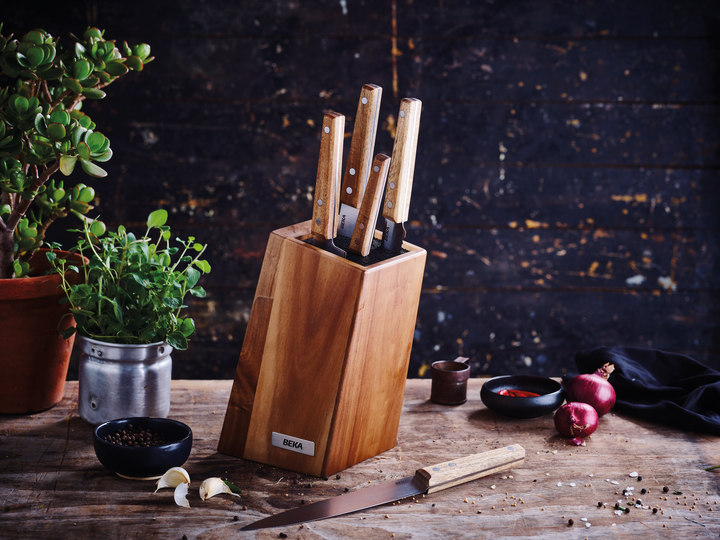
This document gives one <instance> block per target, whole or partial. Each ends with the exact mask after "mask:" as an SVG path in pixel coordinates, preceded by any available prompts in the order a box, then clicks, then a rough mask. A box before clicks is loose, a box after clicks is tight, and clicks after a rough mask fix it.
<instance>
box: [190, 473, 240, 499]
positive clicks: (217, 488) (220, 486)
mask: <svg viewBox="0 0 720 540" xmlns="http://www.w3.org/2000/svg"><path fill="white" fill-rule="evenodd" d="M220 493H229V494H230V495H235V496H236V497H239V496H240V495H238V494H237V493H233V492H232V491H231V490H230V488H229V487H228V485H227V484H226V483H225V482H223V480H222V478H218V477H216V476H215V477H212V478H206V479H205V480H203V483H202V484H200V498H201V499H202V500H203V501H204V500H205V499H209V498H210V497H214V496H215V495H219V494H220Z"/></svg>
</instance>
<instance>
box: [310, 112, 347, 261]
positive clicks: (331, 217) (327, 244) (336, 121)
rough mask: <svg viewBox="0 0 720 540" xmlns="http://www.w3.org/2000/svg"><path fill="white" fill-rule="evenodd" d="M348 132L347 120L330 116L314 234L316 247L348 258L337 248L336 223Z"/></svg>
mask: <svg viewBox="0 0 720 540" xmlns="http://www.w3.org/2000/svg"><path fill="white" fill-rule="evenodd" d="M344 131H345V117H344V116H343V115H342V114H338V113H336V112H329V113H327V114H325V116H324V117H323V127H322V132H321V138H320V157H319V159H318V171H317V177H316V180H315V201H314V203H313V214H312V223H311V225H310V232H312V234H313V245H315V246H317V247H320V248H322V249H325V250H326V251H329V252H330V253H335V254H337V255H340V256H341V257H345V256H346V255H347V253H345V251H344V250H342V249H340V248H339V247H337V246H336V245H335V243H334V242H333V239H334V238H335V229H336V227H335V220H336V219H337V202H336V201H337V189H338V183H339V181H340V168H341V161H342V145H343V136H344Z"/></svg>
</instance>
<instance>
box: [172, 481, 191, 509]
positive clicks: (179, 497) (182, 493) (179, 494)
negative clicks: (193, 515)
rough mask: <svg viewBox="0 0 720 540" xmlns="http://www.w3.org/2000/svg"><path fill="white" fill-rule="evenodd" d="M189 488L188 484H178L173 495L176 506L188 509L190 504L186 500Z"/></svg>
mask: <svg viewBox="0 0 720 540" xmlns="http://www.w3.org/2000/svg"><path fill="white" fill-rule="evenodd" d="M189 487H190V484H189V483H187V482H183V483H182V484H178V486H177V487H176V488H175V493H174V495H173V497H174V498H175V504H177V505H178V506H184V507H185V508H190V503H189V502H188V500H187V494H188V488H189Z"/></svg>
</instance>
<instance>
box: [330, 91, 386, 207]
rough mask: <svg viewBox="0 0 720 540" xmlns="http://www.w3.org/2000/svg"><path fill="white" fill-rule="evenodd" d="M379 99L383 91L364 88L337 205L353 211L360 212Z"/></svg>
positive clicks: (369, 167) (376, 124) (378, 111)
mask: <svg viewBox="0 0 720 540" xmlns="http://www.w3.org/2000/svg"><path fill="white" fill-rule="evenodd" d="M381 99H382V88H380V87H379V86H377V85H376V84H364V85H363V87H362V89H361V91H360V100H359V101H358V108H357V113H356V114H355V123H354V125H353V132H352V139H351V141H350V151H349V152H348V158H347V161H346V163H345V175H344V176H343V181H342V189H341V190H340V203H341V204H348V205H350V206H352V207H353V208H360V204H361V203H362V200H363V194H364V193H365V184H366V182H367V181H368V177H369V175H370V172H371V165H372V162H373V155H374V149H375V136H376V134H377V128H378V117H379V116H380V102H381Z"/></svg>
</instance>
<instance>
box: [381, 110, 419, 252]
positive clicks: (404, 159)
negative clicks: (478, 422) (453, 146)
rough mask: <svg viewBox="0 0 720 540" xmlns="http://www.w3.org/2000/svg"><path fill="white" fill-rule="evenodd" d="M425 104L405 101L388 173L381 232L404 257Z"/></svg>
mask: <svg viewBox="0 0 720 540" xmlns="http://www.w3.org/2000/svg"><path fill="white" fill-rule="evenodd" d="M421 112H422V102H421V101H420V100H419V99H415V98H403V100H402V101H401V102H400V112H399V114H398V124H397V130H396V132H395V143H394V145H393V152H392V163H391V164H390V172H389V173H388V180H387V189H386V191H385V201H384V203H383V210H382V217H383V219H378V224H377V228H378V229H379V230H382V231H383V247H385V248H387V249H389V250H390V251H393V252H395V253H400V250H401V248H402V242H403V239H404V238H405V227H404V226H403V223H405V222H406V221H407V219H408V214H409V209H410V195H411V193H412V185H413V175H414V171H415V154H416V152H417V139H418V132H419V130H420V113H421Z"/></svg>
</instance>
